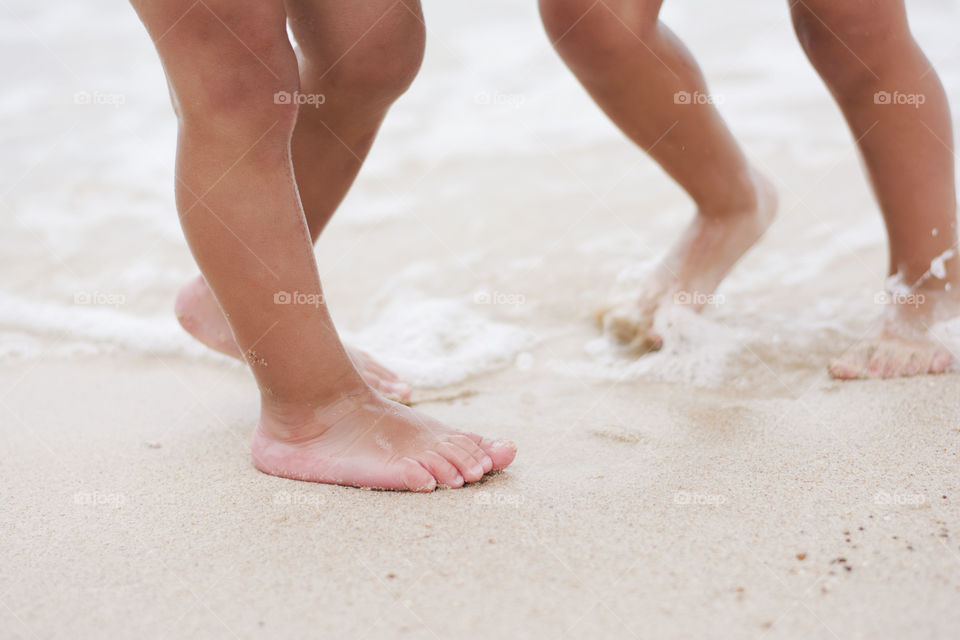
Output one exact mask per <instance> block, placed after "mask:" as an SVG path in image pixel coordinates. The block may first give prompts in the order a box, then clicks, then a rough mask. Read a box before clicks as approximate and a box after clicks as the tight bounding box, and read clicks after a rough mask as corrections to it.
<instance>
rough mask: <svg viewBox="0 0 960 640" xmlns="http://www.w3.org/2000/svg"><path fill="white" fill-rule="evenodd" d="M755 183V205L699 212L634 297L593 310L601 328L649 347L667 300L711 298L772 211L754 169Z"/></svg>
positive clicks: (771, 194)
mask: <svg viewBox="0 0 960 640" xmlns="http://www.w3.org/2000/svg"><path fill="white" fill-rule="evenodd" d="M754 185H755V191H756V198H754V203H755V204H754V206H752V207H749V208H747V209H746V210H742V211H736V212H733V213H725V214H723V215H717V214H712V215H704V214H703V213H699V214H698V215H697V216H696V218H694V220H693V222H691V223H690V226H689V227H688V228H687V230H686V231H685V232H684V234H683V236H681V238H680V240H679V241H677V243H676V244H675V245H674V246H673V248H672V249H671V250H670V253H669V254H667V257H666V258H664V260H663V262H661V263H660V265H659V266H658V267H657V268H656V270H655V271H654V272H653V274H651V275H650V277H649V278H648V279H647V281H646V283H644V285H643V286H642V287H641V289H640V294H639V299H634V300H631V301H629V302H627V303H623V304H619V305H617V306H613V307H610V308H606V309H602V310H601V311H600V312H599V313H598V314H597V320H598V322H599V323H600V325H601V326H602V328H603V330H604V331H605V332H606V333H608V334H610V335H612V336H613V337H615V338H616V339H617V340H618V341H620V342H622V343H624V344H625V345H627V346H629V347H630V348H632V349H635V350H637V351H638V352H641V353H643V352H646V351H654V350H657V349H659V348H660V347H661V346H662V344H663V339H662V338H661V337H660V336H659V335H658V334H657V333H656V331H655V330H654V322H655V320H656V318H657V315H658V313H660V312H661V311H662V310H664V309H666V308H667V307H669V306H671V305H673V306H684V307H688V308H691V309H693V310H694V311H699V310H700V309H702V308H703V307H704V306H706V305H708V304H713V303H715V302H716V301H717V298H716V296H715V295H714V292H715V291H716V290H717V287H718V286H719V285H720V282H721V281H722V280H723V278H724V277H725V276H726V275H727V274H728V273H729V272H730V270H731V269H732V268H733V266H734V265H735V264H736V263H737V261H738V260H740V258H741V257H743V255H744V254H745V253H746V252H747V251H748V250H749V249H750V248H751V247H752V246H753V245H754V244H756V243H757V241H758V240H759V239H760V237H761V236H763V234H764V232H766V230H767V228H768V227H769V226H770V224H771V223H772V222H773V218H774V216H775V215H776V210H777V194H776V189H775V188H774V186H773V184H772V183H771V182H770V181H769V180H767V179H766V178H765V177H764V176H762V175H760V174H754Z"/></svg>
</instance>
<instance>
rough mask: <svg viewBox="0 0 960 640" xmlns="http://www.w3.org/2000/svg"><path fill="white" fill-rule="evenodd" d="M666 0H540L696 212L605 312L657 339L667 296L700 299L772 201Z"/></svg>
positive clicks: (596, 94) (590, 81) (606, 100)
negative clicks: (656, 263) (666, 21)
mask: <svg viewBox="0 0 960 640" xmlns="http://www.w3.org/2000/svg"><path fill="white" fill-rule="evenodd" d="M661 3H662V0H608V1H606V2H600V3H597V2H594V0H540V13H541V16H542V17H543V21H544V25H545V27H546V29H547V32H548V34H549V35H550V38H551V40H552V41H553V43H554V46H555V47H556V49H557V51H558V52H559V53H560V55H561V57H562V58H563V59H564V61H565V62H566V63H567V65H568V66H569V67H570V69H571V70H572V71H573V73H574V74H575V75H576V76H577V78H578V79H579V80H580V82H581V83H582V84H583V85H584V87H585V88H586V89H587V91H588V92H589V93H590V95H591V96H593V98H594V100H596V101H597V103H598V104H599V105H600V107H601V108H602V109H603V110H604V111H605V112H606V114H607V115H608V116H610V118H611V119H612V120H613V122H614V123H616V124H617V126H618V127H620V129H621V130H622V131H623V132H624V133H625V134H626V135H628V136H629V137H630V139H631V140H633V141H634V142H635V143H637V144H638V145H639V146H640V147H642V148H643V149H645V150H646V151H647V152H648V153H650V155H651V156H652V157H653V159H654V160H656V161H657V162H658V163H659V164H660V166H661V167H663V169H664V170H665V171H666V172H667V173H668V174H669V175H670V176H671V177H672V178H673V179H674V180H676V181H677V183H679V184H680V186H681V187H683V189H684V190H686V192H687V193H688V194H689V195H690V197H691V198H692V199H693V201H694V202H695V203H696V205H697V215H696V217H695V219H694V220H693V222H692V223H691V224H690V226H689V227H688V229H687V230H686V232H685V233H684V234H683V236H682V237H681V239H680V240H679V241H678V242H677V243H676V244H675V245H674V247H673V248H672V249H671V250H670V252H669V254H668V255H667V257H666V259H665V260H664V261H663V263H662V264H661V265H660V267H659V268H658V269H657V270H656V272H655V273H654V274H653V275H652V276H651V278H650V279H649V281H648V282H647V284H646V285H645V286H644V287H643V289H642V290H641V292H640V295H639V304H634V303H631V304H629V305H627V306H626V307H619V308H615V309H613V310H611V311H609V312H607V313H606V314H605V315H604V317H603V318H602V321H603V323H604V325H605V328H606V329H607V330H609V331H611V332H612V333H613V334H614V335H616V336H617V337H619V338H620V339H621V340H623V341H624V342H627V343H631V344H632V345H633V346H635V347H638V348H640V349H641V350H642V349H647V348H658V347H659V343H660V338H659V336H657V335H656V334H655V333H653V331H651V327H652V323H653V320H654V317H655V314H656V312H657V311H658V310H659V309H660V308H662V307H663V306H664V305H665V304H674V303H680V304H688V305H690V306H693V307H694V308H700V307H702V306H703V302H702V301H704V300H706V299H708V298H707V297H708V296H709V295H710V294H712V293H713V292H714V291H715V289H716V288H717V286H718V285H719V284H720V282H721V280H722V279H723V278H724V276H726V275H727V273H728V272H729V271H730V269H732V268H733V266H734V265H735V264H736V262H737V261H738V260H739V259H740V257H741V256H742V255H743V254H744V253H745V252H746V251H747V250H748V249H750V247H752V246H753V244H754V243H756V242H757V240H758V239H759V238H760V237H761V236H762V235H763V233H764V231H765V230H766V229H767V227H768V226H769V224H770V223H771V221H772V220H773V216H774V214H775V211H776V195H775V193H774V191H773V188H772V186H771V185H770V183H769V182H768V181H767V180H765V179H764V178H763V177H762V176H760V175H758V174H757V172H756V171H754V170H753V169H752V168H751V167H750V165H749V163H748V162H747V160H746V158H745V157H744V155H743V152H742V151H741V150H740V148H739V147H738V146H737V143H736V141H735V140H734V139H733V136H732V135H731V134H730V131H729V130H728V129H727V127H726V125H725V124H724V122H723V120H722V119H721V118H720V115H719V113H718V112H717V110H716V108H715V107H714V106H713V104H712V103H711V100H710V99H709V94H708V93H707V88H706V83H705V82H704V79H703V77H702V75H701V74H700V71H699V69H698V68H697V66H696V62H695V61H694V60H693V58H692V57H691V56H690V54H689V52H688V51H687V50H686V48H685V47H684V46H683V44H682V43H681V42H680V41H679V40H678V39H677V38H676V36H674V35H673V33H672V32H671V31H670V30H669V29H668V28H667V27H666V26H664V25H663V24H662V23H661V22H659V20H658V18H657V16H658V14H659V11H660V5H661Z"/></svg>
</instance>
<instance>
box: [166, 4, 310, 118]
mask: <svg viewBox="0 0 960 640" xmlns="http://www.w3.org/2000/svg"><path fill="white" fill-rule="evenodd" d="M229 18H230V16H226V17H224V16H223V15H221V16H220V17H219V19H217V20H216V22H217V24H212V23H211V22H210V21H209V20H205V19H204V20H193V21H184V22H187V24H186V25H184V29H183V30H182V31H180V30H178V31H177V32H176V34H175V35H176V37H177V38H178V39H180V43H179V44H180V45H181V46H179V47H177V49H176V53H174V54H171V56H172V57H173V58H175V59H173V60H171V61H170V64H172V65H174V66H175V67H176V70H175V73H173V74H171V84H172V90H173V91H172V93H173V94H174V100H175V104H174V106H175V109H176V112H177V115H178V118H179V119H180V122H181V125H191V124H193V123H197V125H198V126H200V127H202V128H203V129H204V130H205V131H207V132H209V133H214V134H215V133H217V132H220V131H223V132H231V131H232V132H234V133H236V134H243V133H244V132H245V131H246V130H250V132H256V133H257V134H262V133H263V132H264V131H265V130H267V128H268V127H271V128H272V129H275V130H276V131H277V132H278V133H279V134H281V135H282V134H283V133H284V132H289V131H291V130H292V128H293V125H294V123H295V121H296V115H297V106H296V104H294V101H293V100H292V99H290V96H292V95H293V94H294V93H295V92H296V91H297V90H298V88H299V77H298V74H297V61H296V56H295V55H294V53H293V49H292V48H291V47H290V43H289V40H288V39H287V37H286V33H285V31H283V30H281V29H278V28H277V25H276V23H275V21H274V22H273V23H271V22H268V21H266V20H263V21H258V20H255V19H245V20H243V21H239V20H237V21H234V22H233V23H232V24H231V23H230V22H228V20H229ZM221 20H223V21H224V23H226V24H231V27H230V30H231V31H232V33H230V31H227V30H226V29H225V27H224V24H222V23H221V22H220V21H221ZM173 36H174V33H171V36H168V37H173Z"/></svg>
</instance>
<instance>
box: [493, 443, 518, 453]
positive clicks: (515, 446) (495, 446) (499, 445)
mask: <svg viewBox="0 0 960 640" xmlns="http://www.w3.org/2000/svg"><path fill="white" fill-rule="evenodd" d="M504 447H509V448H511V449H513V450H514V451H516V450H517V445H515V444H513V443H512V442H510V441H509V440H495V441H494V443H493V446H492V447H490V448H491V449H502V448H504Z"/></svg>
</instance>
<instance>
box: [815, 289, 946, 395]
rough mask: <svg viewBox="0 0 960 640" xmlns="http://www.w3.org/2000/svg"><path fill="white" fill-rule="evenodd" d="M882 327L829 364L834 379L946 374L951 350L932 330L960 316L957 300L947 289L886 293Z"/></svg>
mask: <svg viewBox="0 0 960 640" xmlns="http://www.w3.org/2000/svg"><path fill="white" fill-rule="evenodd" d="M885 298H886V299H885V303H886V305H887V306H886V308H885V309H884V318H883V325H882V327H881V328H880V330H879V331H878V332H877V333H876V334H875V335H874V336H873V337H871V338H869V339H867V340H864V341H862V342H860V343H858V344H856V345H854V346H853V347H851V348H850V349H849V350H848V351H847V352H846V353H844V354H843V355H842V356H840V357H839V358H837V359H836V360H834V361H833V362H831V363H830V366H829V367H828V371H829V372H830V375H831V376H833V377H834V378H839V379H841V380H854V379H862V378H900V377H906V376H916V375H921V374H926V373H944V372H945V371H947V369H949V368H950V365H951V364H952V363H953V355H952V354H951V353H950V350H949V349H948V348H947V347H946V346H945V345H944V344H943V343H942V342H940V341H939V340H937V339H936V338H935V337H933V336H932V335H931V333H930V328H931V327H932V326H933V325H934V323H936V322H939V321H941V320H946V319H949V318H952V317H956V316H957V315H958V314H960V301H958V297H957V296H956V295H955V294H951V293H950V292H949V291H942V290H937V291H923V290H922V289H918V290H916V291H912V292H903V293H894V292H890V293H887V294H885Z"/></svg>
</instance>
